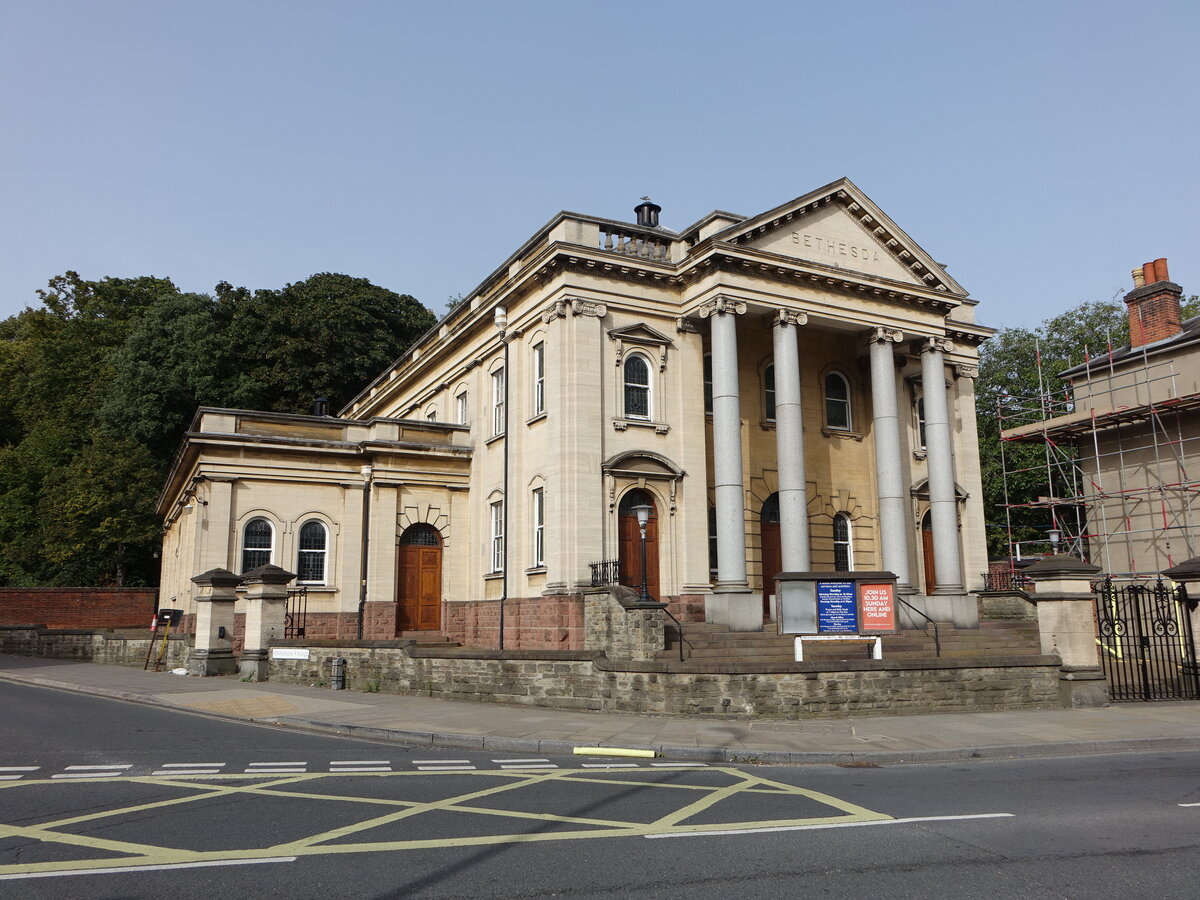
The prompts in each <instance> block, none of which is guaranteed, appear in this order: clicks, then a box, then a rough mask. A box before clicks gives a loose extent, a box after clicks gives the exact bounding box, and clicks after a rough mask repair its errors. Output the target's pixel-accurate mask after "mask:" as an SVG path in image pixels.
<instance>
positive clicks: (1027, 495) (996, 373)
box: [975, 297, 1200, 559]
mask: <svg viewBox="0 0 1200 900" xmlns="http://www.w3.org/2000/svg"><path fill="white" fill-rule="evenodd" d="M1197 313H1200V301H1197V298H1196V297H1192V298H1190V299H1189V300H1187V301H1186V302H1185V303H1184V305H1183V316H1184V318H1188V317H1189V316H1194V315H1196V314H1197ZM1128 343H1129V320H1128V318H1127V313H1126V308H1125V304H1124V303H1122V302H1120V301H1101V302H1088V303H1081V304H1080V305H1078V306H1076V307H1074V308H1073V309H1069V310H1067V311H1066V312H1064V313H1061V314H1060V315H1057V316H1054V317H1053V318H1049V319H1046V320H1045V321H1043V322H1042V324H1041V325H1039V326H1038V327H1036V328H1032V329H1028V328H1005V329H1002V330H1001V331H1000V332H999V333H998V334H996V336H995V337H993V338H992V339H991V340H989V341H988V342H987V343H985V344H984V345H983V346H982V347H981V348H980V359H979V378H978V379H977V381H976V383H975V402H976V413H977V417H978V426H979V452H980V466H981V469H982V475H983V495H984V515H985V516H986V517H987V523H988V529H987V530H988V553H989V555H990V556H991V557H992V558H994V559H995V558H1003V557H1007V556H1008V555H1009V550H1008V533H1007V523H1006V520H1005V496H1004V489H1005V481H1006V480H1007V486H1008V503H1009V504H1014V505H1015V504H1022V503H1031V502H1033V501H1036V500H1037V499H1038V498H1039V497H1046V496H1049V495H1050V493H1051V491H1050V486H1049V485H1048V484H1047V472H1046V468H1045V455H1044V454H1045V448H1044V447H1043V446H1042V445H1040V444H1030V443H1018V442H1012V441H1010V442H1007V443H1005V445H1004V448H1003V455H1004V460H1003V463H1004V464H1003V466H1002V460H1001V446H1000V431H1001V430H1002V429H1003V428H1012V427H1015V426H1017V425H1021V424H1027V423H1029V422H1034V421H1038V420H1039V419H1041V418H1043V417H1044V416H1045V415H1050V416H1054V415H1062V414H1063V413H1065V412H1067V411H1069V409H1070V408H1071V407H1070V402H1071V395H1070V391H1069V385H1068V384H1067V383H1066V382H1065V381H1063V380H1062V379H1061V378H1059V377H1058V375H1059V373H1060V372H1063V371H1065V370H1066V369H1069V368H1070V367H1071V366H1075V365H1078V364H1080V363H1082V362H1084V360H1085V359H1089V358H1095V357H1097V356H1103V355H1106V354H1107V352H1108V351H1109V350H1110V349H1111V350H1118V349H1120V348H1121V347H1124V346H1126V345H1128ZM1039 356H1040V359H1041V365H1040V367H1039V365H1038V359H1039ZM1042 397H1046V398H1049V399H1050V401H1051V402H1052V403H1053V404H1054V405H1052V406H1048V407H1043V405H1042V402H1041V398H1042ZM1005 471H1007V473H1008V476H1007V479H1005V477H1004V472H1005ZM1059 496H1061V493H1060V494H1059ZM1010 515H1011V520H1012V527H1013V539H1014V540H1017V541H1033V540H1045V539H1046V537H1047V530H1048V529H1049V528H1050V526H1051V519H1050V512H1049V510H1047V509H1044V508H1031V507H1018V508H1013V509H1011V513H1010Z"/></svg>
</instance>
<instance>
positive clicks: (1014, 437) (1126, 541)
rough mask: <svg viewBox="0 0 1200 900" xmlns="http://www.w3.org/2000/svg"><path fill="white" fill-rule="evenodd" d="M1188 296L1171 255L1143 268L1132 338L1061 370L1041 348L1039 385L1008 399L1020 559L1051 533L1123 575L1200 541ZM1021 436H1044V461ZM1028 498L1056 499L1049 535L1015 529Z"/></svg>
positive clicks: (1004, 442)
mask: <svg viewBox="0 0 1200 900" xmlns="http://www.w3.org/2000/svg"><path fill="white" fill-rule="evenodd" d="M1181 296H1182V289H1181V288H1180V287H1179V285H1177V284H1174V283H1172V282H1171V281H1170V280H1169V279H1168V276H1167V265H1166V260H1165V259H1160V260H1156V261H1154V262H1153V263H1147V264H1146V265H1145V266H1143V267H1142V268H1141V269H1137V270H1134V289H1133V290H1132V291H1131V292H1130V293H1129V294H1127V295H1126V297H1125V302H1126V303H1127V305H1128V307H1129V318H1130V346H1128V347H1124V348H1121V349H1119V350H1115V351H1114V350H1112V349H1111V348H1110V349H1108V351H1107V352H1105V353H1103V354H1101V355H1099V356H1093V357H1091V358H1088V359H1086V360H1085V361H1084V362H1083V363H1082V364H1080V365H1078V366H1075V367H1073V368H1070V369H1068V370H1067V371H1065V372H1062V373H1060V374H1058V375H1056V376H1055V375H1049V374H1047V373H1044V372H1043V371H1042V370H1041V360H1040V357H1039V361H1038V368H1039V371H1038V382H1039V393H1038V394H1037V395H1035V396H1029V397H1017V396H1011V397H1007V398H1004V399H1003V400H1002V401H1001V402H1000V403H999V404H998V406H997V415H998V417H999V419H1000V434H1001V460H1002V462H1001V468H1002V478H1003V480H1004V495H1005V501H1004V505H1005V521H1006V526H1007V528H1008V538H1009V546H1010V554H1011V557H1012V558H1013V559H1020V558H1021V557H1022V556H1028V555H1030V554H1029V553H1028V552H1026V550H1027V549H1029V550H1035V551H1036V552H1038V553H1040V552H1041V551H1043V550H1044V549H1046V547H1045V543H1047V542H1048V543H1051V544H1053V545H1058V546H1059V547H1060V548H1061V549H1062V550H1063V551H1064V552H1067V553H1070V554H1072V555H1076V556H1079V557H1080V558H1082V559H1085V560H1088V561H1090V562H1092V563H1093V564H1095V565H1098V566H1100V567H1101V568H1102V569H1103V570H1104V571H1105V572H1106V573H1107V574H1108V575H1109V576H1110V577H1112V578H1114V579H1118V580H1124V579H1129V580H1138V579H1145V578H1147V577H1152V576H1156V575H1157V574H1158V573H1160V572H1162V571H1163V569H1166V568H1170V567H1171V566H1173V565H1176V564H1178V563H1180V562H1182V561H1183V560H1185V559H1189V558H1191V557H1193V556H1195V555H1197V552H1200V541H1198V540H1197V534H1196V532H1195V530H1194V528H1195V522H1196V511H1195V510H1193V506H1194V504H1195V503H1196V495H1197V490H1198V489H1200V317H1197V318H1194V319H1189V320H1188V321H1186V322H1183V321H1181V315H1180V299H1181ZM1013 442H1022V443H1029V444H1034V445H1036V446H1038V447H1039V449H1040V453H1039V454H1038V457H1039V458H1038V462H1037V463H1036V464H1031V463H1030V461H1029V459H1028V454H1015V453H1013V451H1012V449H1011V445H1012V444H1013ZM1034 476H1037V477H1039V478H1041V479H1042V481H1043V483H1044V485H1045V493H1044V494H1042V495H1040V496H1039V497H1038V498H1037V499H1036V500H1032V501H1020V502H1011V494H1010V487H1011V486H1012V485H1013V484H1014V483H1015V482H1017V481H1018V480H1024V481H1026V482H1027V481H1028V480H1029V479H1030V478H1031V477H1034ZM1019 509H1044V510H1045V511H1046V517H1045V520H1044V521H1045V526H1046V529H1047V539H1046V541H1045V542H1041V541H1039V542H1032V543H1042V544H1043V546H1041V547H1033V548H1027V546H1023V545H1027V543H1029V542H1023V541H1021V540H1018V539H1015V537H1014V533H1015V529H1014V517H1015V516H1016V511H1017V510H1019Z"/></svg>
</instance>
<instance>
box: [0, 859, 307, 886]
mask: <svg viewBox="0 0 1200 900" xmlns="http://www.w3.org/2000/svg"><path fill="white" fill-rule="evenodd" d="M295 861H296V857H294V856H279V857H273V858H267V859H214V860H207V861H205V862H185V863H164V864H161V865H149V866H122V867H121V868H119V869H65V870H62V871H58V872H24V873H14V874H11V875H0V881H16V880H20V879H23V878H59V877H62V876H64V875H119V874H122V873H124V872H166V871H171V870H174V869H199V868H206V867H212V866H253V865H258V864H260V863H281V862H295Z"/></svg>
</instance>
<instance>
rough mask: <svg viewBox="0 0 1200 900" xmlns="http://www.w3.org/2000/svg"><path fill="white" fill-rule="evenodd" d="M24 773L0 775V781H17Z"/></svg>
mask: <svg viewBox="0 0 1200 900" xmlns="http://www.w3.org/2000/svg"><path fill="white" fill-rule="evenodd" d="M24 777H25V776H24V775H0V781H19V780H20V779H22V778H24Z"/></svg>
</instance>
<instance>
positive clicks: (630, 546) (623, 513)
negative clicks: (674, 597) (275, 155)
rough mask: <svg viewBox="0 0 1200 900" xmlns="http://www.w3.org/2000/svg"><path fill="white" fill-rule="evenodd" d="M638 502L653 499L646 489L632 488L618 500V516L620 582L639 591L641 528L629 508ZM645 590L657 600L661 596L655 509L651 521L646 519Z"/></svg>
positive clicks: (652, 502) (640, 581) (640, 587)
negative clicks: (637, 489) (619, 502)
mask: <svg viewBox="0 0 1200 900" xmlns="http://www.w3.org/2000/svg"><path fill="white" fill-rule="evenodd" d="M633 495H637V496H633ZM641 503H644V504H646V505H647V506H650V507H653V506H654V500H653V499H652V498H651V497H650V495H649V494H647V493H646V492H645V491H631V492H630V493H629V494H626V495H625V499H623V500H622V501H621V508H620V514H619V515H618V517H617V531H618V534H617V538H618V545H617V546H618V555H619V560H620V573H619V574H620V579H621V584H623V585H625V586H626V587H631V588H633V589H634V590H635V591H638V592H639V593H640V592H641V590H642V531H641V528H639V527H638V521H637V516H636V515H635V514H634V513H633V512H632V509H633V507H634V506H637V505H639V504H641ZM646 590H647V592H648V593H649V594H650V597H651V598H652V599H653V600H655V601H656V602H657V601H660V600H661V599H662V598H661V596H660V594H659V584H658V515H657V513H651V515H650V521H649V522H647V523H646Z"/></svg>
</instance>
